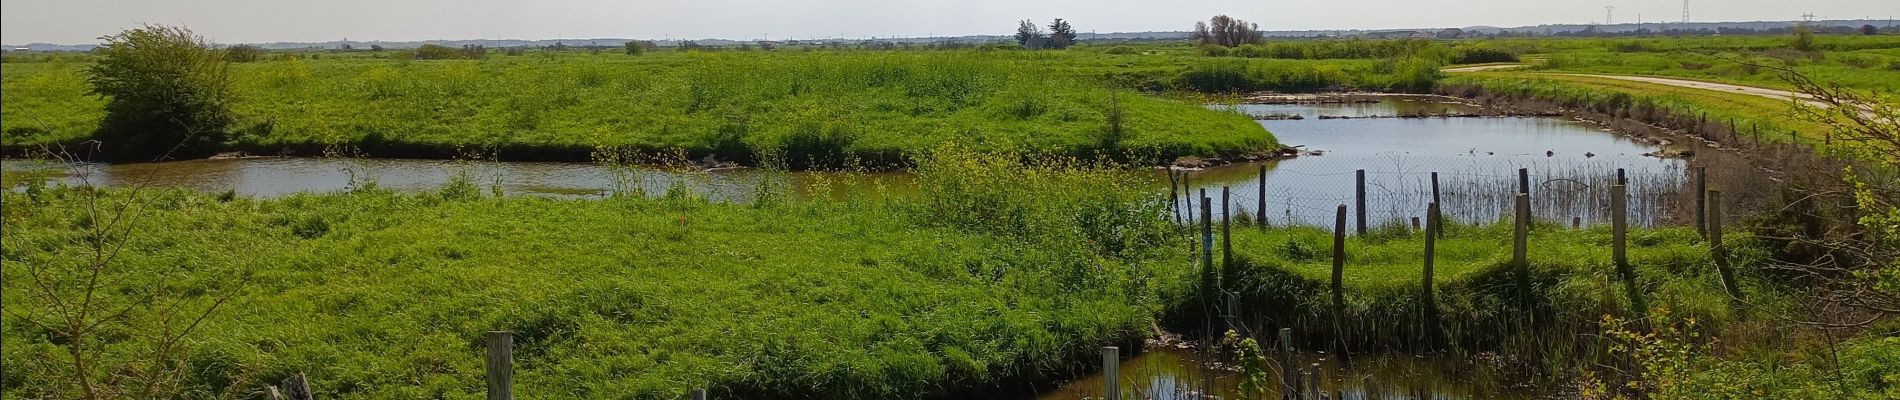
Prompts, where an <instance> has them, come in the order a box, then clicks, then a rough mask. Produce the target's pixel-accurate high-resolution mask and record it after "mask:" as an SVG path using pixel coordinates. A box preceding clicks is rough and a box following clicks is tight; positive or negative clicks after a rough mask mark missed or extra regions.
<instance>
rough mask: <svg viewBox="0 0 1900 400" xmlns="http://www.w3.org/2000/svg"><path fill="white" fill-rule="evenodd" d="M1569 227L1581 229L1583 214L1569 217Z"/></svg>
mask: <svg viewBox="0 0 1900 400" xmlns="http://www.w3.org/2000/svg"><path fill="white" fill-rule="evenodd" d="M1570 229H1583V216H1581V215H1579V216H1575V217H1570Z"/></svg>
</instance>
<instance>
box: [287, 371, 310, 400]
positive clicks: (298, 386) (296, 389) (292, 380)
mask: <svg viewBox="0 0 1900 400" xmlns="http://www.w3.org/2000/svg"><path fill="white" fill-rule="evenodd" d="M283 385H284V392H283V393H282V395H283V396H284V398H286V399H290V400H314V399H316V394H315V393H313V392H314V391H312V390H310V379H309V378H308V377H305V376H304V374H303V373H302V372H298V373H297V374H296V375H291V376H290V377H288V378H284V383H283Z"/></svg>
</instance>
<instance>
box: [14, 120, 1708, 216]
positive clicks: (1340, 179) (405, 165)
mask: <svg viewBox="0 0 1900 400" xmlns="http://www.w3.org/2000/svg"><path fill="white" fill-rule="evenodd" d="M1216 107H1238V108H1240V109H1241V110H1242V111H1244V112H1246V113H1248V114H1250V115H1282V116H1290V115H1299V116H1301V117H1303V118H1305V119H1302V120H1269V121H1261V124H1263V125H1265V126H1266V127H1267V128H1268V129H1269V130H1271V131H1272V132H1274V134H1275V135H1276V136H1277V137H1279V139H1280V141H1281V142H1282V143H1287V144H1292V145H1299V146H1302V148H1303V149H1305V150H1307V151H1312V152H1314V154H1310V155H1304V156H1301V157H1297V158H1293V159H1285V160H1278V161H1271V162H1265V163H1245V164H1233V165H1226V166H1221V167H1216V168H1210V169H1206V170H1195V171H1190V172H1189V183H1190V184H1191V185H1192V188H1193V189H1194V190H1193V192H1194V193H1195V194H1198V192H1199V190H1201V189H1205V190H1207V191H1208V195H1209V197H1211V198H1214V199H1216V200H1217V201H1218V199H1220V190H1221V188H1222V187H1228V188H1229V189H1230V190H1231V191H1232V195H1231V205H1232V212H1233V213H1238V214H1247V215H1248V216H1259V215H1261V214H1263V213H1262V212H1261V210H1263V209H1264V211H1265V213H1264V214H1265V217H1266V218H1267V219H1268V220H1269V222H1271V223H1295V224H1309V225H1330V224H1331V221H1332V218H1333V216H1332V214H1333V212H1334V208H1335V207H1337V206H1338V205H1340V204H1347V205H1351V204H1353V203H1354V201H1353V195H1354V187H1353V181H1354V176H1353V175H1354V173H1355V171H1356V170H1360V169H1363V170H1365V171H1366V174H1367V177H1366V179H1367V188H1366V190H1367V207H1366V210H1367V211H1368V220H1369V221H1368V224H1369V225H1375V226H1376V225H1380V224H1400V225H1404V224H1407V223H1408V222H1409V220H1410V218H1412V217H1418V216H1422V215H1423V214H1424V210H1425V207H1426V204H1427V203H1429V202H1430V201H1431V181H1430V174H1431V173H1432V172H1438V173H1439V185H1440V189H1441V192H1440V197H1441V200H1442V203H1443V204H1444V209H1445V210H1446V213H1447V215H1448V216H1450V217H1452V218H1455V219H1458V220H1462V221H1467V222H1481V221H1489V220H1495V219H1497V218H1499V217H1500V216H1503V215H1505V214H1507V213H1508V210H1509V209H1510V208H1511V203H1512V194H1513V193H1515V191H1516V189H1515V186H1516V171H1517V169H1518V168H1526V169H1528V171H1529V172H1530V177H1531V180H1532V183H1533V188H1532V191H1531V199H1532V202H1533V206H1534V210H1535V214H1536V215H1538V216H1539V218H1543V219H1553V220H1562V221H1569V220H1570V219H1571V218H1573V217H1576V218H1581V220H1582V222H1583V223H1585V224H1595V223H1601V222H1604V221H1606V220H1607V212H1608V204H1607V202H1606V200H1605V199H1607V198H1608V190H1609V182H1610V179H1611V177H1612V176H1613V175H1614V172H1615V170H1616V169H1617V168H1623V169H1625V170H1626V171H1627V175H1628V176H1629V179H1630V181H1631V182H1630V193H1631V195H1632V197H1633V199H1632V202H1631V208H1632V210H1631V215H1632V219H1633V221H1632V222H1633V223H1634V224H1636V225H1638V226H1647V225H1660V224H1666V223H1677V222H1681V221H1680V218H1679V217H1678V216H1679V215H1680V214H1681V212H1680V211H1681V210H1682V209H1683V207H1682V203H1683V200H1682V199H1684V198H1686V196H1683V195H1682V193H1684V190H1683V188H1684V183H1685V181H1686V178H1685V177H1686V176H1687V172H1686V171H1685V167H1684V163H1683V162H1682V161H1680V160H1666V159H1658V158H1652V157H1646V156H1643V155H1642V154H1643V153H1648V152H1652V151H1656V150H1660V148H1659V147H1658V146H1655V145H1650V144H1645V143H1641V142H1637V141H1633V140H1630V139H1627V138H1623V137H1619V136H1616V135H1613V134H1610V133H1607V132H1603V131H1601V130H1599V129H1598V128H1596V127H1594V126H1592V125H1588V124H1584V123H1581V122H1575V121H1566V120H1560V119H1554V118H1364V117H1377V116H1397V115H1419V114H1444V113H1461V112H1469V111H1471V110H1470V108H1469V107H1466V106H1462V105H1457V104H1450V103H1442V102H1435V101H1429V100H1416V99H1414V100H1403V101H1400V100H1392V101H1385V102H1379V103H1356V104H1316V105H1315V104H1302V105H1240V106H1216ZM1321 116H1338V117H1355V118H1354V119H1320V117H1321ZM45 166H46V165H45V164H39V163H33V162H27V161H17V160H8V161H7V162H6V163H4V168H6V169H9V170H13V169H31V168H43V167H45ZM60 169H62V170H65V171H67V172H69V173H68V174H66V176H65V177H64V180H65V181H66V182H67V183H80V182H82V181H85V182H90V183H92V184H103V185H118V186H129V185H153V186H172V187H185V188H191V189H198V190H204V191H211V192H222V191H226V190H231V191H235V192H236V193H238V194H241V195H246V196H258V197H275V196H283V195H287V194H292V193H299V192H329V191H340V190H346V189H349V188H351V187H356V186H363V185H367V184H371V183H373V184H375V185H377V186H379V187H384V188H392V189H396V190H403V191H426V190H433V189H436V188H439V187H441V186H442V185H443V184H445V183H446V182H449V181H450V180H451V179H453V178H455V177H458V176H461V177H467V178H468V179H469V180H471V181H473V183H475V184H476V185H478V186H480V187H482V188H483V189H485V190H486V189H490V188H498V189H500V191H501V192H502V193H503V194H505V195H529V196H558V197H583V198H584V197H599V196H605V195H608V194H612V193H616V192H622V193H643V194H648V195H655V194H659V193H663V192H665V191H666V190H668V189H670V188H676V187H677V188H686V189H689V190H691V191H693V192H694V193H695V194H697V195H702V196H706V197H710V198H713V199H717V200H730V201H741V202H743V201H747V200H749V199H751V198H752V197H753V196H754V195H755V193H756V191H757V190H758V188H759V187H760V186H761V185H762V184H766V183H770V184H773V185H775V186H777V187H784V188H787V189H789V190H791V191H792V192H793V194H795V195H804V196H812V195H821V196H827V195H828V196H856V195H865V194H869V193H873V192H882V193H906V192H909V191H911V190H914V189H912V188H911V184H910V183H911V177H910V176H909V175H906V174H862V173H823V172H794V173H767V172H761V171H758V170H751V169H737V170H727V171H711V172H706V171H669V170H663V169H629V168H618V167H606V166H600V165H595V164H588V163H537V162H502V163H495V162H459V161H442V160H401V159H369V160H361V159H328V158H254V159H232V160H194V161H180V162H167V163H146V164H90V165H83V166H78V167H71V168H66V167H62V168H60ZM1262 169H1264V170H1265V171H1266V181H1265V185H1264V189H1265V190H1264V192H1263V191H1262V190H1261V189H1262V188H1263V187H1262V185H1261V183H1260V179H1259V175H1260V171H1261V170H1262ZM1155 176H1156V179H1157V181H1161V182H1163V183H1162V184H1158V185H1157V187H1160V186H1162V185H1164V184H1165V181H1166V178H1165V176H1166V175H1165V174H1162V173H1160V172H1156V174H1155ZM814 188H823V189H814ZM1262 193H1264V194H1265V196H1264V199H1263V196H1261V194H1262ZM1187 197H1189V196H1184V198H1182V199H1181V200H1180V201H1178V202H1177V203H1176V205H1177V209H1178V210H1181V211H1182V212H1183V213H1184V214H1187V213H1189V211H1190V210H1197V209H1198V208H1199V207H1198V205H1197V204H1196V203H1198V200H1194V199H1190V198H1187ZM1263 200H1264V201H1263ZM1263 205H1264V207H1263ZM1215 209H1216V210H1219V209H1220V207H1215ZM1218 212H1219V211H1217V213H1218ZM1217 215H1218V214H1217ZM1186 217H1187V218H1190V219H1191V218H1192V216H1191V215H1190V216H1186Z"/></svg>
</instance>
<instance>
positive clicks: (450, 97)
mask: <svg viewBox="0 0 1900 400" xmlns="http://www.w3.org/2000/svg"><path fill="white" fill-rule="evenodd" d="M1155 61H1156V62H1171V61H1170V60H1155ZM1114 62H1115V60H1108V59H1101V58H1098V57H1097V56H1094V55H1090V54H1085V53H1076V54H1072V55H1070V54H1056V55H1041V54H1030V53H1015V52H982V51H940V52H809V53H803V52H801V53H791V52H772V53H758V52H754V53H696V52H686V53H673V52H668V53H663V54H648V55H643V56H638V57H635V56H622V55H601V56H592V57H581V56H574V55H566V54H557V55H556V56H554V57H549V58H538V59H537V58H517V57H500V58H494V57H491V58H486V59H482V60H433V61H420V62H401V61H397V60H387V59H365V58H341V57H339V58H325V59H322V60H314V59H313V60H301V59H289V60H283V61H269V62H256V63H244V64H241V65H237V66H236V67H234V68H233V70H232V75H233V80H234V89H233V90H234V92H235V93H236V97H235V100H234V101H233V102H232V103H231V107H232V110H233V114H234V115H235V119H236V121H235V126H236V128H235V129H234V131H237V132H240V133H239V134H238V135H237V137H235V138H234V139H233V140H232V141H231V142H230V143H227V144H226V146H227V147H228V148H233V149H243V150H250V151H252V152H253V153H265V154H276V153H281V152H286V151H288V152H290V153H293V154H295V153H305V154H315V153H318V152H319V151H320V149H322V148H323V147H326V146H331V145H350V146H355V147H357V148H360V149H361V150H362V151H363V152H364V153H366V154H368V155H371V156H402V157H429V158H452V157H454V156H455V153H456V149H459V148H466V147H480V148H487V149H493V150H495V151H497V152H499V153H500V154H501V155H502V156H503V157H506V158H510V159H523V160H552V159H560V160H585V159H588V158H590V157H589V154H590V153H591V151H592V150H593V149H595V148H600V147H614V148H625V149H634V150H637V151H640V152H645V153H655V152H660V151H665V150H668V149H684V150H685V151H686V152H687V156H688V158H689V159H692V160H701V159H704V158H706V157H708V156H711V157H713V158H716V159H718V160H725V161H734V162H740V163H745V164H753V163H755V162H756V161H757V160H755V159H754V158H755V157H758V155H759V154H761V153H767V152H773V153H782V156H783V159H782V160H780V161H782V162H784V163H785V164H786V166H787V167H789V168H792V169H829V168H837V167H845V168H849V167H852V166H854V165H853V164H855V165H864V166H877V167H892V166H904V164H906V163H907V162H909V161H910V159H911V157H913V156H915V155H919V154H921V153H922V152H924V151H926V150H927V149H928V148H930V147H932V146H935V145H937V144H939V143H942V142H947V141H955V142H959V143H962V144H966V145H968V146H970V147H972V148H977V149H983V150H992V151H1003V150H1008V151H1027V152H1036V153H1043V154H1051V155H1062V156H1072V157H1078V158H1089V157H1094V156H1096V155H1097V154H1096V153H1097V151H1098V149H1101V148H1104V147H1107V146H1104V143H1102V142H1101V139H1102V137H1103V136H1102V135H1101V134H1100V132H1102V131H1104V130H1105V129H1107V128H1109V127H1110V126H1111V125H1114V126H1116V127H1118V128H1117V129H1116V132H1117V133H1118V135H1116V136H1117V140H1116V142H1117V143H1113V145H1114V146H1113V147H1114V148H1116V149H1118V150H1121V151H1123V152H1127V153H1131V154H1137V155H1140V156H1142V157H1143V158H1145V159H1155V160H1164V159H1165V160H1171V159H1172V158H1173V157H1177V156H1182V155H1195V156H1201V157H1229V156H1235V155H1239V154H1246V153H1251V152H1257V151H1263V150H1269V149H1272V148H1274V145H1275V144H1276V142H1275V141H1274V140H1273V138H1272V136H1271V135H1270V134H1268V133H1266V131H1265V130H1264V129H1263V128H1261V127H1260V126H1259V125H1258V124H1255V123H1253V122H1252V121H1251V120H1248V119H1247V118H1245V117H1242V116H1239V115H1234V114H1226V113H1219V112H1214V111H1209V110H1205V109H1204V108H1203V107H1200V106H1199V105H1198V104H1193V103H1188V102H1183V101H1177V100H1171V99H1166V98H1160V97H1154V96H1145V95H1141V94H1139V93H1135V92H1133V91H1132V90H1129V89H1125V88H1122V86H1121V85H1120V84H1117V83H1115V82H1116V80H1115V79H1113V78H1112V76H1113V75H1116V74H1118V73H1119V72H1117V71H1121V70H1138V69H1148V68H1162V67H1150V66H1147V64H1150V63H1149V62H1144V63H1141V65H1134V64H1115V63H1114ZM81 67H83V64H75V63H27V64H21V67H20V68H14V67H12V66H11V65H10V66H9V68H8V69H7V71H5V73H4V75H3V76H0V78H4V83H5V85H6V88H5V91H4V96H5V98H6V102H5V103H6V107H5V108H4V110H0V111H4V113H5V117H6V118H4V121H5V122H4V125H5V126H4V127H0V132H4V133H3V134H0V136H3V137H4V144H5V145H7V146H12V147H20V146H34V145H40V144H50V143H66V142H76V141H79V140H82V139H84V138H88V137H90V135H91V134H92V128H93V127H95V126H96V123H94V122H89V121H96V118H97V116H98V115H100V112H99V111H97V109H98V108H99V107H103V103H93V102H90V101H89V100H88V99H91V97H89V96H86V95H84V90H83V89H85V85H84V80H83V76H82V75H81V74H79V73H78V72H77V71H78V70H79V69H80V68H81ZM1105 77H1107V78H1105ZM76 78H78V79H76ZM1111 99H1114V100H1113V103H1114V107H1113V108H1115V109H1116V110H1117V111H1116V112H1114V113H1113V114H1114V118H1115V119H1117V120H1118V121H1114V122H1111V121H1110V114H1111V113H1110V112H1109V111H1108V110H1110V109H1111V105H1110V103H1111ZM36 121H43V122H36Z"/></svg>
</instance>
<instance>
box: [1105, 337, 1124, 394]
mask: <svg viewBox="0 0 1900 400" xmlns="http://www.w3.org/2000/svg"><path fill="white" fill-rule="evenodd" d="M1121 351H1122V349H1121V348H1120V347H1116V346H1108V347H1103V348H1102V398H1103V399H1106V400H1121V398H1122V385H1121V382H1122V380H1121V372H1122V371H1121V369H1122V368H1121V366H1122V356H1121Z"/></svg>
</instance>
